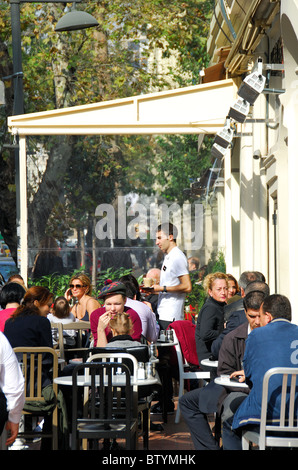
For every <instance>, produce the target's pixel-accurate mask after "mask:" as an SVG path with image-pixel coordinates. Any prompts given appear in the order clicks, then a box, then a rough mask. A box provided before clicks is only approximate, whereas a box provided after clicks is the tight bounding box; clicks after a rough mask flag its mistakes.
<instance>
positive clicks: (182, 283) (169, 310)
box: [153, 223, 192, 329]
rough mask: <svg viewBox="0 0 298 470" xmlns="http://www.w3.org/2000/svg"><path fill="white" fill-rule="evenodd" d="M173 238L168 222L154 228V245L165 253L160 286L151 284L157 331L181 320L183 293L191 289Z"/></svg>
mask: <svg viewBox="0 0 298 470" xmlns="http://www.w3.org/2000/svg"><path fill="white" fill-rule="evenodd" d="M177 236H178V231H177V228H176V227H175V225H173V224H171V223H164V224H161V225H159V226H158V227H157V232H156V245H157V246H158V247H159V249H160V250H162V251H163V252H164V253H165V258H164V261H163V264H162V267H161V274H160V284H154V285H153V291H154V292H159V299H158V306H157V312H158V316H159V323H160V325H161V329H166V328H167V327H168V325H169V324H170V323H172V322H173V321H175V320H183V319H184V301H185V294H186V293H189V292H191V290H192V285H191V280H190V276H189V272H188V266H187V259H186V256H185V255H184V253H183V252H182V251H181V250H180V249H179V248H178V246H177V245H176V238H177Z"/></svg>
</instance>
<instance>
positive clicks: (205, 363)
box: [201, 359, 218, 367]
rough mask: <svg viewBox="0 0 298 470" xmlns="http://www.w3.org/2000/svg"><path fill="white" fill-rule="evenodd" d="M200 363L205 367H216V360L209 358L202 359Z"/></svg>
mask: <svg viewBox="0 0 298 470" xmlns="http://www.w3.org/2000/svg"><path fill="white" fill-rule="evenodd" d="M201 364H202V365H203V366H207V367H217V366H218V361H210V359H202V360H201Z"/></svg>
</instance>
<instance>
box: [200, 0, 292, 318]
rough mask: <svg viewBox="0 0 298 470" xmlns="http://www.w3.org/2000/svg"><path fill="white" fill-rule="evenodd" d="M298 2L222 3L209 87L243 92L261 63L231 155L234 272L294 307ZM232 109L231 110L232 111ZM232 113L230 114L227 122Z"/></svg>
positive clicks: (228, 189) (212, 40) (228, 215)
mask: <svg viewBox="0 0 298 470" xmlns="http://www.w3.org/2000/svg"><path fill="white" fill-rule="evenodd" d="M297 34H298V1H297V0H281V1H274V0H252V1H251V2H246V1H244V0H237V1H236V0H227V1H223V0H218V1H217V3H216V8H215V11H214V16H213V18H212V22H211V28H210V37H209V40H208V53H209V55H210V57H211V61H210V66H209V67H208V69H207V70H206V71H205V72H206V73H205V78H204V80H205V81H213V80H218V79H226V78H232V79H233V80H234V81H235V83H236V84H237V87H238V90H239V88H240V86H241V84H242V83H243V81H244V79H245V77H247V76H248V75H250V74H251V73H253V71H254V70H256V67H257V64H258V63H261V68H262V71H261V73H262V76H264V77H265V86H264V88H263V90H262V92H261V93H260V94H259V96H258V97H257V99H256V101H255V102H254V104H253V105H252V106H250V107H249V112H248V114H247V116H246V118H245V120H244V122H243V123H239V122H235V123H234V131H235V132H234V137H233V141H232V144H231V145H230V147H229V148H228V150H227V151H226V153H225V154H224V156H223V158H224V212H225V223H223V224H222V226H221V232H222V234H221V238H222V239H224V240H225V255H226V261H227V271H228V272H232V273H233V274H234V275H236V276H239V274H240V273H241V272H242V271H245V270H251V269H252V270H257V271H261V272H263V273H264V275H265V276H266V279H267V281H268V283H269V285H270V289H271V293H274V292H276V293H281V294H284V295H287V296H288V297H289V298H290V300H291V302H292V307H293V310H294V312H293V319H294V321H298V310H297V307H296V305H295V303H296V302H295V293H296V292H295V284H296V266H297V264H298V250H297V239H298V224H297V220H296V216H295V212H296V210H297V198H298V191H297V183H296V174H297V165H298V162H297V155H296V153H297V148H298V146H297V144H298V135H297V122H298V120H297V118H298V99H297V97H298V94H297V89H298V77H297V75H298V47H297V46H298V44H297ZM232 105H233V103H231V106H232ZM228 113H229V110H227V115H228Z"/></svg>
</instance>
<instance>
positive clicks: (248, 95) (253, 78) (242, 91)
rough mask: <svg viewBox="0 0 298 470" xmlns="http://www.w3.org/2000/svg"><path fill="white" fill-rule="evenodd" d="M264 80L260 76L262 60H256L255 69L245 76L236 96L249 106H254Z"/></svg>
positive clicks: (262, 87) (262, 88)
mask: <svg viewBox="0 0 298 470" xmlns="http://www.w3.org/2000/svg"><path fill="white" fill-rule="evenodd" d="M265 82H266V78H265V77H264V76H263V75H262V59H258V63H257V69H256V70H255V71H254V72H252V73H250V74H249V75H247V76H246V77H245V79H244V80H243V82H242V83H241V85H240V87H239V90H238V92H237V93H238V95H239V96H240V97H241V98H243V99H244V100H245V101H248V102H249V103H250V104H254V102H255V101H256V99H257V98H258V96H259V95H260V93H262V91H263V90H264V87H265Z"/></svg>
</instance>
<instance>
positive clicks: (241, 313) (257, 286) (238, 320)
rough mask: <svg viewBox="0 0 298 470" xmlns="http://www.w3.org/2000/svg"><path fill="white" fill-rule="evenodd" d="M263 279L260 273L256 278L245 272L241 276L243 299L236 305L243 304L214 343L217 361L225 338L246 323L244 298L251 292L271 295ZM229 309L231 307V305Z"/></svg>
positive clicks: (251, 273)
mask: <svg viewBox="0 0 298 470" xmlns="http://www.w3.org/2000/svg"><path fill="white" fill-rule="evenodd" d="M253 277H257V279H255V280H254V281H251V279H252V278H253ZM262 278H263V275H260V276H259V273H257V275H256V276H255V275H254V273H253V272H250V271H245V272H244V273H243V274H242V275H241V276H240V279H239V282H240V285H241V296H242V298H241V299H240V300H239V301H237V302H234V304H238V302H240V301H241V303H239V307H238V308H236V309H235V311H233V312H232V313H231V314H230V316H229V319H228V320H227V323H226V327H225V328H224V330H223V332H222V333H221V334H220V335H219V336H218V337H217V338H216V340H215V341H213V343H212V346H211V352H212V356H213V358H214V359H215V360H216V359H217V358H218V354H219V350H220V347H221V343H222V341H223V338H224V337H225V336H226V335H227V334H228V333H229V332H230V331H232V330H234V329H235V328H237V327H238V326H239V325H241V324H242V323H245V322H246V314H245V310H244V307H243V298H244V296H246V295H247V294H248V293H249V292H252V291H260V292H263V293H264V294H265V296H267V295H269V293H270V290H269V286H268V284H266V282H264V281H262V280H260V279H262ZM234 304H233V305H234ZM231 305H232V304H231ZM227 307H229V305H228V306H227ZM225 309H226V307H225Z"/></svg>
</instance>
